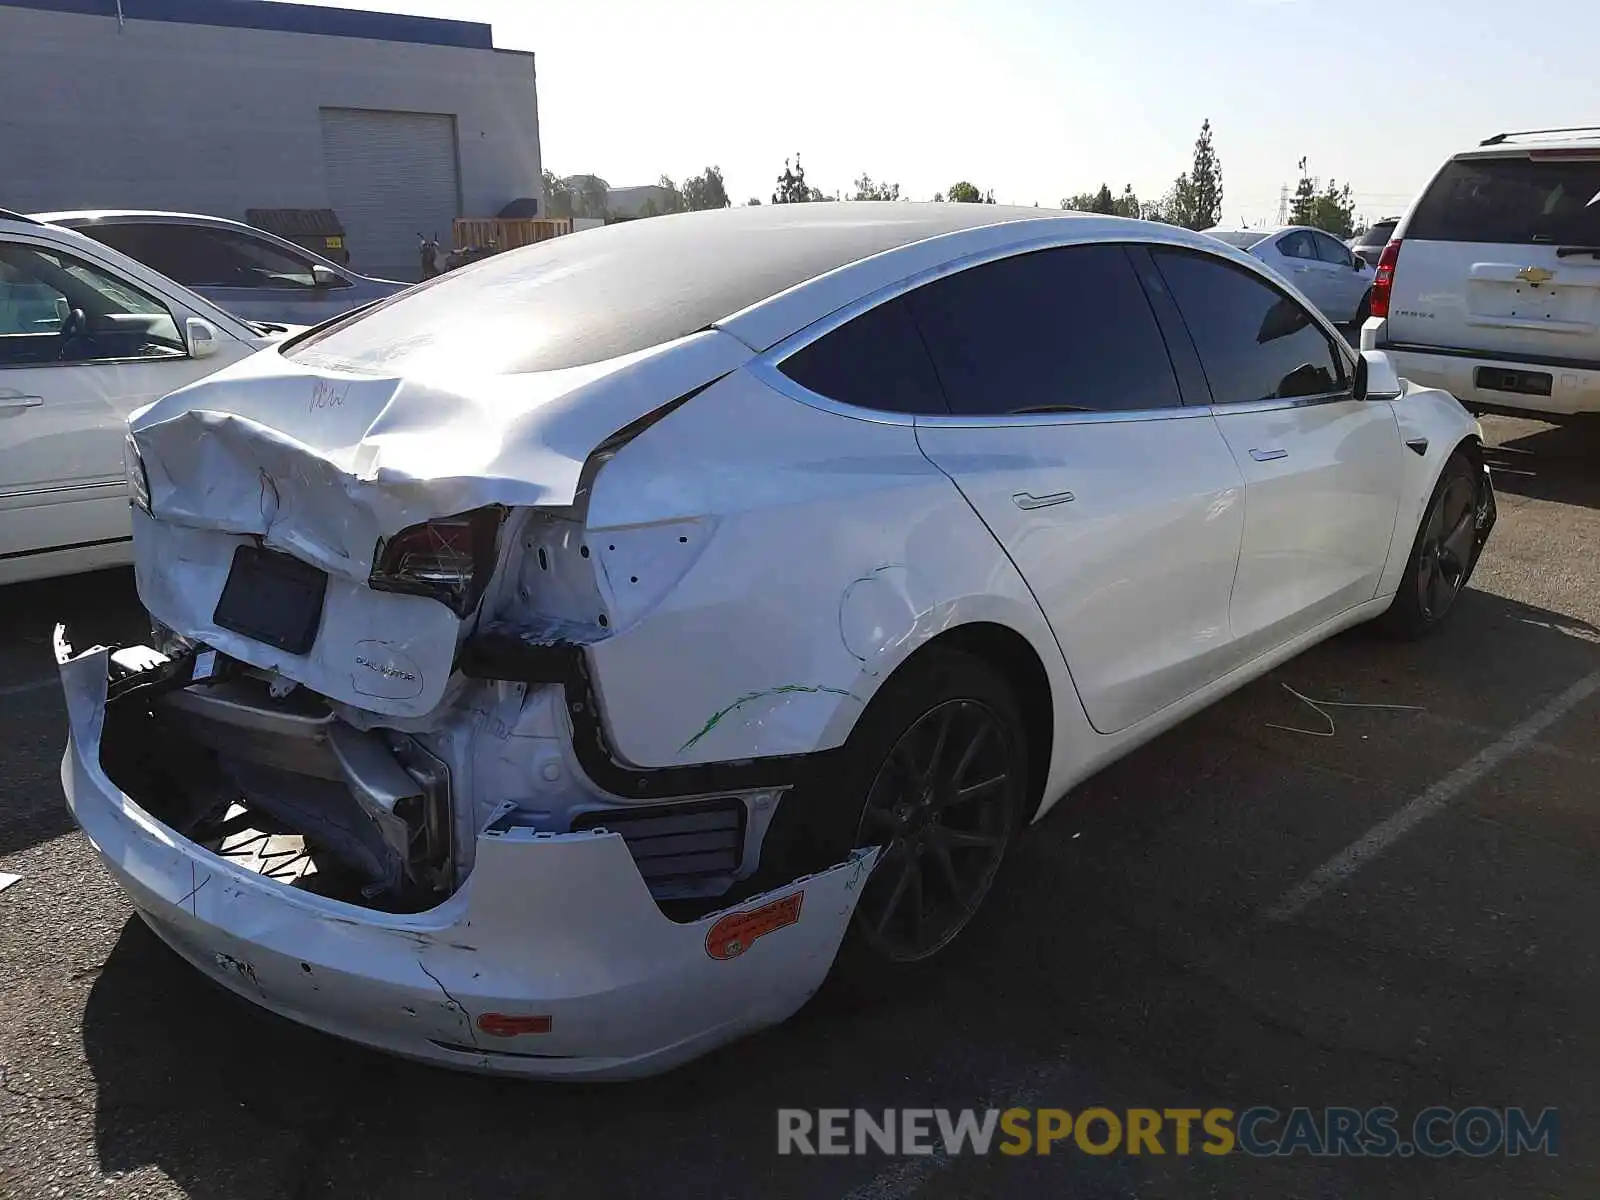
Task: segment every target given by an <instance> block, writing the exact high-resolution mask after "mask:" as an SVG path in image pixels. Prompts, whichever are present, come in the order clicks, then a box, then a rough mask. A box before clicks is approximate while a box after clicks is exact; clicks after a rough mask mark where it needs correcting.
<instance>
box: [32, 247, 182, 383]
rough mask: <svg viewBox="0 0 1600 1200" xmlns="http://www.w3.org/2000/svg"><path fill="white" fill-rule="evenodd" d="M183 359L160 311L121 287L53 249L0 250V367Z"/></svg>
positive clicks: (163, 308) (117, 280)
mask: <svg viewBox="0 0 1600 1200" xmlns="http://www.w3.org/2000/svg"><path fill="white" fill-rule="evenodd" d="M185 353H186V350H185V347H184V344H183V339H182V338H181V336H180V335H179V333H178V327H177V325H176V323H175V322H174V321H173V319H172V315H171V314H170V313H168V312H167V309H166V306H165V305H163V304H162V303H161V302H160V301H159V300H156V299H155V298H154V297H152V296H149V295H146V294H145V293H144V292H142V291H140V290H139V289H138V288H136V287H134V286H133V285H132V284H130V283H128V282H127V281H126V280H123V279H120V278H118V277H117V276H114V275H111V274H109V273H108V272H106V271H104V270H103V269H101V268H100V267H96V266H91V265H90V264H89V263H86V262H84V261H83V260H82V259H79V258H74V257H72V256H71V255H67V254H62V253H60V252H59V251H56V250H51V249H46V248H44V247H42V246H30V245H24V244H21V243H0V366H23V365H30V364H34V363H41V362H96V361H103V360H108V359H136V358H181V357H182V356H183V355H184V354H185Z"/></svg>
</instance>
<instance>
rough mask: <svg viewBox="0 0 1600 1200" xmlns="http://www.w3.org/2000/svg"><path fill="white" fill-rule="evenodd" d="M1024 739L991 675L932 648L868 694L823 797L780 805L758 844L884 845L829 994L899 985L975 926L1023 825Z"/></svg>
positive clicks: (828, 849) (809, 851)
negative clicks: (764, 839) (763, 841)
mask: <svg viewBox="0 0 1600 1200" xmlns="http://www.w3.org/2000/svg"><path fill="white" fill-rule="evenodd" d="M1025 728H1026V727H1025V725H1024V723H1023V720H1022V715H1021V712H1020V710H1019V709H1018V707H1017V701H1016V698H1015V697H1014V696H1013V694H1012V691H1011V688H1010V686H1009V685H1008V683H1007V682H1006V680H1005V678H1004V677H1003V676H1002V675H1001V674H1000V672H998V671H997V670H996V669H995V668H994V667H992V666H990V665H989V664H988V663H987V662H985V661H983V660H982V659H979V658H976V657H974V656H972V655H970V654H967V653H964V652H962V651H957V650H945V649H941V648H937V647H935V648H930V649H928V650H925V651H923V652H922V653H921V654H920V655H918V656H917V657H916V658H915V659H913V660H912V661H911V662H910V663H908V664H907V665H906V666H905V667H904V668H902V669H901V670H900V671H899V672H897V673H896V674H895V675H894V676H892V677H891V678H890V679H889V681H888V682H887V683H885V684H884V686H883V688H882V689H881V690H880V691H879V692H878V694H877V695H876V696H874V697H873V699H872V703H871V704H870V705H868V707H867V710H866V712H864V713H863V714H862V717H861V719H860V721H858V722H857V724H856V728H855V729H854V730H853V731H852V732H851V735H850V739H849V741H848V742H847V744H846V747H845V753H844V755H843V769H842V771H841V773H840V775H839V776H838V777H837V778H835V779H834V780H831V781H829V785H828V786H827V787H826V790H823V789H818V791H816V792H815V793H812V794H810V795H796V796H792V797H788V798H786V800H785V804H786V808H780V810H779V813H778V815H777V817H776V818H775V819H774V826H773V829H772V831H771V832H770V833H769V835H768V839H769V845H773V846H774V849H779V848H780V847H781V848H783V849H784V850H787V851H788V853H783V857H784V858H790V855H791V854H792V852H793V851H794V850H796V849H800V848H804V850H805V854H806V857H807V858H809V859H810V860H811V861H812V863H813V864H815V863H817V862H818V861H819V860H825V861H827V862H829V863H835V862H839V861H841V860H842V859H843V858H844V857H845V856H847V855H848V854H849V852H850V851H851V850H852V849H853V848H855V847H858V846H868V845H876V846H879V847H881V848H882V849H881V852H880V855H879V858H878V862H877V864H876V866H875V867H874V869H873V872H872V874H871V876H870V877H869V878H868V880H867V882H866V884H865V885H864V886H863V888H862V892H861V897H860V899H859V900H858V901H857V904H856V910H855V915H854V916H853V917H852V918H851V922H850V926H849V928H848V930H847V931H846V933H845V938H844V942H843V944H842V945H841V946H840V949H839V954H838V957H837V958H836V959H835V962H834V971H833V975H832V977H831V979H830V987H831V988H832V989H833V990H834V991H835V993H836V994H837V992H838V991H840V990H843V991H846V992H849V993H853V994H855V995H857V996H862V997H866V996H870V995H873V994H877V993H880V992H882V991H885V990H888V989H889V988H891V987H894V986H896V985H898V984H899V983H900V982H901V981H902V980H903V979H905V978H907V977H910V976H912V975H915V974H917V973H920V971H921V969H922V968H923V967H924V966H925V965H926V964H927V963H928V962H930V961H931V960H933V959H935V958H937V957H938V956H939V955H940V954H942V953H943V952H944V951H945V950H946V948H947V947H948V946H949V945H950V944H951V943H952V942H954V941H955V940H956V938H957V937H958V936H959V935H960V934H961V933H962V931H963V930H965V929H966V928H967V927H968V925H969V924H970V923H971V921H972V919H973V917H974V916H975V915H976V914H977V912H978V910H979V908H980V907H981V906H982V904H983V901H984V899H985V898H986V897H987V895H988V893H989V889H990V887H991V885H992V884H993V882H994V879H995V876H996V874H997V873H998V871H999V868H1000V863H1001V860H1002V859H1003V858H1004V856H1005V852H1006V850H1007V848H1008V847H1009V846H1010V844H1011V840H1012V838H1013V837H1014V835H1015V833H1016V831H1017V830H1018V828H1019V827H1020V826H1021V825H1022V822H1023V819H1024V811H1023V810H1024V807H1025V798H1026V797H1027V796H1028V795H1029V794H1030V791H1029V780H1028V777H1027V771H1028V747H1027V735H1026V732H1025ZM786 817H787V818H788V819H787V821H785V819H784V818H786ZM774 842H775V843H776V844H775V845H774ZM780 852H781V851H780ZM764 857H765V856H764ZM791 861H792V859H791ZM812 869H815V866H813V867H812Z"/></svg>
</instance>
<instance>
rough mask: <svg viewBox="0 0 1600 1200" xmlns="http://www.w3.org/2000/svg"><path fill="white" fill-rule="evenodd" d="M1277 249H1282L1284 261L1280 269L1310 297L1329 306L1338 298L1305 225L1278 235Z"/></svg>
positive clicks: (1279, 252) (1279, 253) (1275, 243)
mask: <svg viewBox="0 0 1600 1200" xmlns="http://www.w3.org/2000/svg"><path fill="white" fill-rule="evenodd" d="M1272 246H1273V249H1275V250H1276V251H1277V252H1278V256H1279V258H1280V259H1281V260H1282V265H1281V266H1280V267H1279V268H1278V269H1279V272H1280V273H1281V274H1282V275H1283V276H1284V278H1286V279H1287V280H1288V281H1289V282H1290V283H1292V284H1294V286H1295V287H1297V288H1299V289H1300V291H1301V292H1303V293H1304V294H1305V297H1306V299H1308V300H1310V301H1311V303H1313V304H1315V305H1316V306H1317V307H1318V308H1320V309H1324V310H1326V308H1327V306H1328V304H1330V303H1332V302H1333V301H1334V296H1333V293H1332V291H1331V290H1330V289H1329V287H1328V277H1327V274H1326V272H1325V271H1324V270H1323V268H1322V263H1321V262H1320V261H1319V260H1318V258H1317V243H1316V242H1315V241H1314V240H1313V239H1312V236H1311V234H1310V233H1308V232H1307V231H1306V230H1304V229H1292V230H1290V231H1289V232H1288V233H1286V234H1284V235H1282V236H1281V237H1279V238H1277V239H1275V240H1274V241H1273V243H1272Z"/></svg>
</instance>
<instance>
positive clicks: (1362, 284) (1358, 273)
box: [1310, 233, 1372, 323]
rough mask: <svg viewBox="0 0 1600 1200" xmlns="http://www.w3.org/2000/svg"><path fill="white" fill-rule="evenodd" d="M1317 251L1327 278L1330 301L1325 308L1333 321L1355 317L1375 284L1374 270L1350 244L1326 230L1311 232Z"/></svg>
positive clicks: (1319, 262)
mask: <svg viewBox="0 0 1600 1200" xmlns="http://www.w3.org/2000/svg"><path fill="white" fill-rule="evenodd" d="M1310 236H1311V240H1312V243H1313V244H1314V245H1315V247H1316V251H1317V266H1318V267H1319V268H1320V269H1321V271H1322V273H1323V275H1324V276H1325V277H1326V279H1327V290H1328V295H1329V296H1330V297H1331V299H1330V300H1329V303H1328V304H1327V305H1325V306H1324V307H1323V309H1322V311H1323V314H1324V315H1326V316H1327V317H1328V319H1329V320H1332V321H1338V322H1340V323H1345V322H1349V321H1353V320H1355V316H1356V310H1357V309H1358V308H1359V307H1360V306H1361V300H1362V298H1363V297H1364V296H1365V295H1366V294H1367V289H1368V288H1369V287H1371V286H1372V272H1371V271H1368V270H1365V269H1364V265H1358V264H1360V260H1359V259H1357V258H1356V256H1355V255H1353V254H1351V253H1350V247H1348V246H1346V245H1345V244H1344V243H1343V242H1341V241H1339V239H1338V238H1335V237H1333V236H1331V235H1329V234H1326V233H1313V234H1311V235H1310Z"/></svg>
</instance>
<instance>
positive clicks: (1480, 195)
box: [1406, 158, 1600, 245]
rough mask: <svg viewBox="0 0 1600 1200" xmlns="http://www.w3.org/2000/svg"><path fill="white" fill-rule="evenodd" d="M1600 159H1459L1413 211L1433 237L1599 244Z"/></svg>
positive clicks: (1424, 235) (1411, 227)
mask: <svg viewBox="0 0 1600 1200" xmlns="http://www.w3.org/2000/svg"><path fill="white" fill-rule="evenodd" d="M1597 201H1600V160H1593V161H1589V160H1570V159H1569V160H1562V159H1543V160H1539V159H1531V158H1467V159H1456V160H1455V161H1453V162H1451V163H1450V164H1449V165H1448V166H1446V167H1445V169H1444V170H1443V171H1441V172H1440V173H1439V177H1438V178H1437V179H1435V180H1434V181H1433V184H1432V185H1431V186H1430V187H1429V188H1428V191H1427V194H1426V195H1424V196H1423V197H1422V200H1421V202H1420V203H1418V205H1417V209H1416V211H1415V212H1414V213H1412V214H1411V220H1410V223H1409V224H1408V226H1407V228H1406V237H1408V238H1420V239H1422V240H1424V241H1433V242H1512V243H1529V242H1552V243H1567V244H1581V245H1596V244H1600V203H1597Z"/></svg>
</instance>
